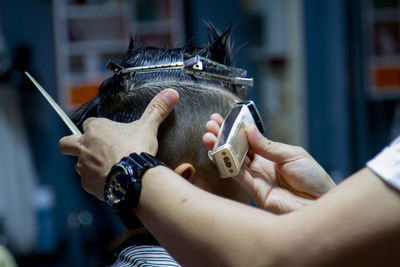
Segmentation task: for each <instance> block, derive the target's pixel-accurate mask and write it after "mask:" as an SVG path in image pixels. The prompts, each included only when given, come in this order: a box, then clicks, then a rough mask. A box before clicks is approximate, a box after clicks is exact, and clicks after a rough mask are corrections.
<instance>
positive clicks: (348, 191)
mask: <svg viewBox="0 0 400 267" xmlns="http://www.w3.org/2000/svg"><path fill="white" fill-rule="evenodd" d="M135 211H136V212H137V214H138V216H139V217H140V218H141V219H142V221H143V223H144V225H145V226H146V227H147V228H148V229H149V230H150V232H152V233H153V235H154V236H155V237H156V238H157V239H158V240H159V241H160V243H161V244H162V245H163V246H164V247H165V248H166V249H167V250H168V251H169V252H170V253H171V254H172V256H173V257H175V258H176V259H177V260H178V261H179V262H181V263H182V264H183V265H184V266H235V265H237V266H269V265H272V266H273V265H277V266H279V265H280V266H284V265H286V266H287V265H290V266H327V265H336V266H338V265H341V266H344V265H348V266H354V265H368V264H369V265H371V264H372V265H373V264H374V263H377V262H379V263H380V264H382V263H385V261H387V262H390V260H395V259H393V258H390V257H391V254H390V253H391V252H394V251H398V250H399V249H400V248H399V244H398V243H394V242H393V243H390V242H389V243H387V242H385V241H386V240H393V237H398V236H399V234H400V232H399V228H400V227H398V226H399V225H400V197H399V195H398V194H397V192H393V191H392V189H390V188H389V187H388V186H387V185H386V184H384V183H383V182H382V181H380V180H379V179H378V178H377V177H376V176H374V175H373V174H372V173H370V172H369V171H368V170H363V171H362V172H358V173H356V174H355V175H353V176H352V177H350V178H349V179H348V180H347V181H345V182H343V183H342V184H340V185H339V186H338V187H337V188H335V189H334V190H332V191H331V192H329V193H327V194H326V195H325V196H323V197H322V198H321V199H320V200H318V201H316V202H315V203H314V204H312V205H310V206H309V207H305V208H304V209H302V210H299V211H296V212H293V213H291V214H288V215H281V216H276V215H272V214H270V213H268V212H265V211H262V210H259V209H256V208H253V207H249V206H245V205H242V204H240V203H236V202H233V201H229V200H226V199H223V198H220V197H217V196H214V195H211V194H209V193H207V192H205V191H202V190H200V189H198V188H196V187H194V186H192V185H191V184H189V183H188V182H186V181H185V180H183V179H182V178H180V177H179V176H177V175H176V174H174V173H173V172H172V171H168V172H167V174H166V169H165V168H163V167H158V168H155V169H152V170H149V171H148V172H147V173H146V174H145V176H144V179H143V190H142V195H141V198H140V202H139V206H138V207H137V208H136V209H135ZM396 253H397V252H396ZM321 255H323V256H321ZM392 255H393V254H392ZM394 255H396V254H394ZM374 260H375V261H376V262H374Z"/></svg>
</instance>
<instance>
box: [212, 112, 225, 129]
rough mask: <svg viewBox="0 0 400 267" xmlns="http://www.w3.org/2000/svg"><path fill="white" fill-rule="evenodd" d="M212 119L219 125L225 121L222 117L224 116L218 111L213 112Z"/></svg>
mask: <svg viewBox="0 0 400 267" xmlns="http://www.w3.org/2000/svg"><path fill="white" fill-rule="evenodd" d="M211 120H214V121H216V122H217V123H218V125H219V126H221V125H222V123H223V122H224V118H222V116H221V115H219V114H218V113H214V114H211Z"/></svg>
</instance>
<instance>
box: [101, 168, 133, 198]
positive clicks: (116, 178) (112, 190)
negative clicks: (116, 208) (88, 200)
mask: <svg viewBox="0 0 400 267" xmlns="http://www.w3.org/2000/svg"><path fill="white" fill-rule="evenodd" d="M125 174H126V170H125V168H124V167H122V166H118V167H116V168H115V169H114V171H113V172H112V173H111V176H110V180H109V181H108V185H107V189H106V200H107V201H108V202H109V204H111V205H112V206H113V205H116V204H118V203H119V202H121V200H123V199H124V198H125V196H126V193H127V189H128V187H129V178H128V177H127V176H126V175H125Z"/></svg>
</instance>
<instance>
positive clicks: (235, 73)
mask: <svg viewBox="0 0 400 267" xmlns="http://www.w3.org/2000/svg"><path fill="white" fill-rule="evenodd" d="M107 68H109V69H110V70H112V71H113V72H114V73H115V74H117V75H120V74H126V73H132V72H138V71H154V70H157V71H158V70H170V69H182V70H183V72H184V73H186V74H189V75H192V76H200V77H203V78H208V79H212V80H218V81H222V82H225V83H229V84H233V85H238V86H246V87H253V78H247V77H245V76H246V73H247V72H246V70H243V69H238V68H233V67H228V66H226V65H223V64H221V63H218V62H215V61H212V60H210V59H208V58H204V57H201V56H198V55H196V56H193V57H190V58H189V59H187V60H185V61H177V62H171V63H166V64H157V65H148V66H139V67H130V68H124V67H122V66H120V65H117V64H115V63H114V62H112V61H111V60H110V61H108V64H107Z"/></svg>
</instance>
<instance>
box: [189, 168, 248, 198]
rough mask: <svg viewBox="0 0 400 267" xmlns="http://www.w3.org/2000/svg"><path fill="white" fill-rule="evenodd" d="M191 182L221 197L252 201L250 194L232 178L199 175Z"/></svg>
mask: <svg viewBox="0 0 400 267" xmlns="http://www.w3.org/2000/svg"><path fill="white" fill-rule="evenodd" d="M191 182H192V183H193V184H194V185H195V186H197V187H200V188H202V189H204V190H206V191H208V192H210V193H213V194H216V195H219V196H221V197H225V198H229V199H232V200H235V201H238V202H241V203H245V204H249V203H250V199H249V196H248V194H247V193H246V192H245V191H244V189H243V188H242V187H241V186H240V185H239V183H237V182H236V181H234V180H233V179H232V178H226V179H222V178H220V177H219V176H218V175H198V176H196V177H195V178H194V179H193V181H191Z"/></svg>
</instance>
